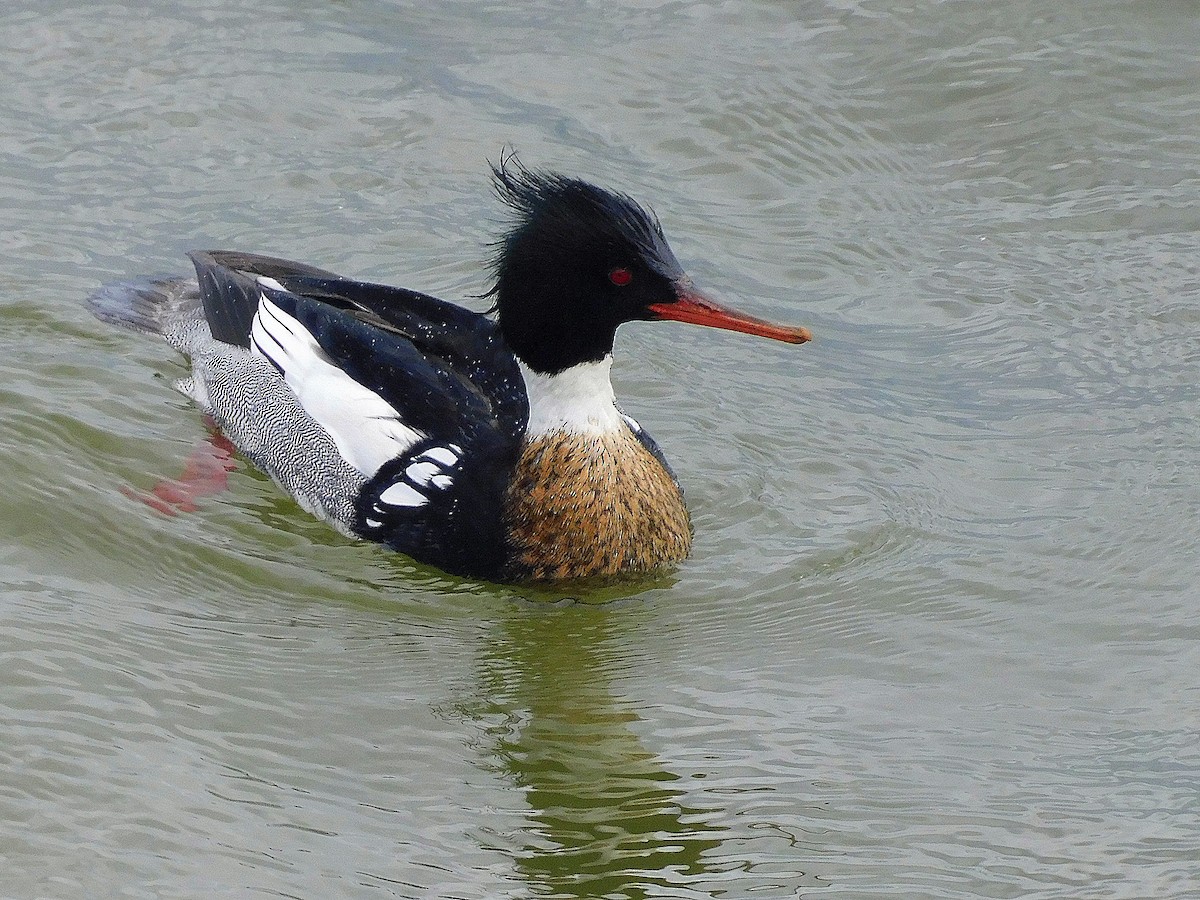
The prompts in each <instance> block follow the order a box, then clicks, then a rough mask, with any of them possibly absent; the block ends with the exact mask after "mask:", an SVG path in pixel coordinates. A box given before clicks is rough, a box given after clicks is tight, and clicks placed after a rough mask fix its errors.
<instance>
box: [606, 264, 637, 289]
mask: <svg viewBox="0 0 1200 900" xmlns="http://www.w3.org/2000/svg"><path fill="white" fill-rule="evenodd" d="M608 280H609V281H611V282H612V283H613V284H615V285H616V286H617V287H625V285H627V284H629V282H631V281H633V273H632V272H630V271H629V270H628V269H624V268H620V269H613V270H612V271H611V272H609V273H608Z"/></svg>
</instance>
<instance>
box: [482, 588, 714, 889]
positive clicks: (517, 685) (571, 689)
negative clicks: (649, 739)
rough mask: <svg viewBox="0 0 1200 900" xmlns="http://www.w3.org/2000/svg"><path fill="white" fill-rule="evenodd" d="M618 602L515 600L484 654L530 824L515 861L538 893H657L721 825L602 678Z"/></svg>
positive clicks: (688, 874) (509, 767) (707, 846)
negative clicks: (696, 802) (524, 603)
mask: <svg viewBox="0 0 1200 900" xmlns="http://www.w3.org/2000/svg"><path fill="white" fill-rule="evenodd" d="M629 612H630V610H629V609H628V607H626V608H624V609H614V608H611V607H609V608H597V607H573V608H568V609H562V608H558V609H530V608H519V609H514V610H513V612H512V615H511V616H510V617H509V619H508V621H507V622H506V623H504V625H503V626H502V632H501V633H500V634H499V635H498V639H497V640H496V641H495V642H494V644H493V645H492V646H491V647H489V648H488V649H487V650H486V651H485V655H484V658H483V660H482V680H483V682H484V683H483V684H482V685H481V687H482V690H483V696H486V697H488V698H489V713H490V714H491V715H497V716H499V720H498V721H500V722H502V724H500V725H497V726H496V727H495V728H494V729H492V730H491V731H490V734H491V736H492V737H493V738H494V740H495V744H494V745H493V747H492V748H490V752H491V753H492V754H493V759H494V760H495V761H496V762H497V763H498V765H499V767H500V769H501V771H502V772H503V773H504V774H506V775H507V776H508V777H509V778H511V780H512V781H513V782H514V783H515V784H516V785H518V786H519V787H521V788H523V789H524V790H525V791H526V798H527V800H528V802H529V805H530V807H532V810H533V813H532V820H533V821H532V824H531V825H530V826H529V828H528V829H527V831H526V832H525V834H524V835H523V838H525V840H524V843H525V847H524V849H523V851H521V852H519V853H518V858H517V860H516V865H517V868H518V870H519V871H520V872H521V874H522V875H524V876H525V877H526V878H527V879H528V880H529V881H530V882H531V885H532V887H533V889H534V892H535V893H536V894H537V895H538V896H554V897H588V898H592V897H602V896H620V897H631V898H640V897H648V896H661V895H662V890H663V888H664V887H675V888H679V887H680V885H681V884H685V883H688V882H694V881H695V880H697V879H698V878H700V877H702V876H703V875H704V873H705V872H706V866H705V860H704V859H703V856H704V854H705V851H708V850H711V849H712V848H714V847H717V846H718V845H719V844H720V839H719V838H718V835H719V834H720V832H721V831H723V830H724V829H721V828H717V827H715V826H713V825H711V824H709V821H710V820H711V819H713V818H715V815H716V811H714V810H703V809H696V808H689V807H688V806H686V805H684V802H683V801H684V798H685V794H686V792H685V791H684V790H682V789H680V788H679V787H678V786H677V785H676V784H675V782H677V781H678V780H679V776H678V775H675V774H673V773H671V772H668V771H666V770H664V769H663V768H662V767H661V766H660V765H659V764H658V762H657V760H656V758H655V756H654V754H653V753H651V752H650V751H648V750H647V749H646V748H645V747H643V746H642V744H641V742H640V741H639V740H638V737H637V735H636V734H635V733H634V731H633V730H632V725H633V724H634V723H635V722H637V721H638V716H637V714H636V713H635V712H634V711H633V710H631V709H628V708H627V707H623V706H622V704H621V702H620V701H619V700H618V699H617V698H615V697H614V696H613V694H612V691H611V690H610V685H609V679H610V677H611V674H612V672H611V669H612V666H613V662H614V658H615V657H616V655H617V654H618V653H619V652H620V651H619V649H614V642H613V640H612V632H613V631H614V629H615V628H616V627H617V626H619V624H620V623H621V622H623V621H627V618H626V617H625V616H624V614H626V613H629Z"/></svg>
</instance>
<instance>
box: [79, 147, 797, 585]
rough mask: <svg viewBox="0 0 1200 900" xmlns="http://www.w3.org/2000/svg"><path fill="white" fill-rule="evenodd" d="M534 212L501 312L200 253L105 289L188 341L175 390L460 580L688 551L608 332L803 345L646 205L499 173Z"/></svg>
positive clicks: (286, 470)
mask: <svg viewBox="0 0 1200 900" xmlns="http://www.w3.org/2000/svg"><path fill="white" fill-rule="evenodd" d="M495 174H496V183H497V188H498V190H499V192H500V194H501V196H502V197H503V199H505V200H506V202H508V204H509V205H510V206H511V207H512V208H513V209H514V210H515V212H516V213H517V218H516V221H515V223H514V227H513V229H512V231H510V233H509V234H508V235H507V237H506V238H505V240H504V241H503V242H502V244H501V249H500V254H499V256H498V258H497V262H496V271H497V283H496V287H495V289H494V290H493V293H494V295H495V296H496V306H497V312H498V318H497V320H492V319H490V318H488V317H486V316H483V315H479V314H477V313H473V312H470V311H468V310H466V309H463V308H461V307H458V306H455V305H453V304H449V303H445V302H444V301H441V300H438V299H436V298H433V297H429V296H427V295H424V294H419V293H416V292H413V291H407V290H404V289H401V288H391V287H386V286H382V285H373V284H366V283H363V282H357V281H352V280H348V279H344V278H341V277H339V276H337V275H334V274H333V273H330V272H326V271H323V270H320V269H314V268H312V267H310V266H305V265H302V264H298V263H291V262H288V261H285V260H279V259H274V258H270V257H262V256H254V255H250V254H242V253H232V252H210V253H195V254H192V259H193V262H194V263H195V266H196V272H197V281H196V282H195V283H192V282H190V281H186V280H183V279H158V280H142V281H134V282H123V283H119V284H115V285H110V286H108V287H106V288H104V289H102V290H101V291H99V292H98V293H97V294H95V295H94V296H93V297H92V298H91V300H90V303H91V306H92V309H93V311H94V312H95V313H96V314H97V315H98V316H99V317H100V318H102V319H105V320H107V321H111V322H114V323H117V324H121V325H124V326H126V327H131V328H134V329H136V330H141V331H145V332H151V333H158V334H161V335H162V336H163V337H164V338H165V339H166V340H167V341H168V342H169V343H170V344H171V345H172V346H174V347H175V348H176V349H178V350H179V351H180V352H182V353H184V354H185V355H187V356H188V357H189V358H190V360H191V364H192V375H191V377H190V378H188V379H184V380H183V381H181V382H180V384H179V387H180V389H181V390H183V391H184V392H185V393H187V394H188V395H189V396H191V397H192V398H193V399H194V400H195V401H196V402H197V403H198V404H199V405H200V406H201V407H202V408H203V409H204V410H205V411H207V412H208V413H209V414H210V415H211V416H212V418H213V420H214V421H215V423H216V424H217V426H218V428H219V429H220V430H221V431H222V433H224V434H225V435H226V436H228V437H229V439H230V440H231V441H232V442H233V443H234V444H235V445H236V446H237V447H238V448H239V449H240V450H241V451H242V452H243V453H244V454H245V455H246V456H247V457H248V458H249V459H250V460H251V462H253V463H254V464H255V465H256V466H258V467H259V468H261V469H262V470H263V471H265V472H267V473H268V474H269V475H270V476H271V477H272V478H273V479H274V480H275V481H276V482H277V483H279V484H280V485H281V486H282V487H283V488H284V489H285V490H286V491H288V492H289V493H291V494H292V495H293V496H294V497H295V498H296V499H297V501H298V502H299V503H300V504H301V506H303V507H304V508H305V509H306V510H308V511H310V512H312V513H313V514H315V515H317V516H320V517H321V518H323V519H326V520H327V521H329V522H330V523H332V524H333V525H334V526H335V527H336V528H338V529H339V530H340V531H342V532H343V533H345V534H348V535H355V536H359V537H363V538H367V539H370V540H376V541H380V542H382V543H385V544H387V545H389V546H391V547H393V548H395V549H397V550H399V551H402V552H404V553H407V554H409V555H411V556H413V557H414V558H416V559H418V560H421V561H423V562H427V563H430V564H433V565H436V566H438V567H440V568H442V569H445V570H447V571H450V572H452V573H456V574H465V575H474V576H478V577H483V578H489V579H494V580H505V581H522V580H534V581H552V580H563V579H574V578H583V577H592V576H616V575H622V574H627V573H644V572H651V571H654V570H657V569H662V568H664V567H668V566H671V565H674V564H676V563H678V562H680V561H681V560H683V559H684V558H686V556H687V555H688V552H689V550H690V546H691V526H690V521H689V518H688V514H687V509H686V506H685V505H684V501H683V496H682V492H681V491H680V489H679V485H678V483H677V481H676V479H675V477H674V475H673V474H672V473H671V471H670V468H669V467H668V466H667V464H666V462H665V460H664V458H663V456H662V454H661V452H660V451H659V449H658V447H657V445H656V444H655V443H654V441H653V440H652V439H651V438H650V437H649V436H648V435H647V434H646V433H645V432H644V431H643V430H642V429H641V427H640V426H639V425H638V424H637V423H636V422H634V421H633V420H632V419H631V418H629V417H628V416H625V415H624V414H623V413H622V412H621V411H620V409H619V407H618V406H617V405H616V400H615V397H614V396H613V392H612V386H611V382H610V380H609V369H610V366H611V361H612V358H611V352H612V340H613V334H614V332H615V330H616V328H617V326H618V325H619V324H621V323H622V322H624V321H629V320H631V319H636V318H643V319H657V318H675V319H680V320H682V321H692V322H698V323H700V324H710V325H716V326H718V327H725V328H733V329H736V330H742V331H749V332H751V333H756V334H761V335H763V336H766V337H773V338H777V339H781V340H788V341H791V342H794V343H799V342H802V341H804V340H807V339H808V334H807V332H806V331H804V330H803V329H786V328H780V327H778V326H771V325H768V324H766V323H763V322H760V321H759V320H756V319H752V318H750V317H746V316H741V315H740V314H736V313H732V312H730V311H728V310H724V309H722V308H720V307H717V306H715V305H714V304H712V303H711V301H708V300H707V299H706V298H704V297H702V296H701V295H699V294H697V293H696V292H695V291H694V289H693V288H691V285H690V282H688V281H686V279H685V278H684V276H683V273H682V270H680V269H679V267H678V263H676V262H675V260H674V257H673V256H672V255H671V252H670V249H669V248H668V247H667V246H666V242H665V239H663V238H662V233H661V229H659V228H658V225H657V222H656V221H655V220H653V219H652V218H651V217H650V216H649V215H648V214H647V213H645V212H644V211H643V210H642V209H641V207H639V206H637V205H636V204H634V203H633V201H631V200H629V199H628V198H625V197H623V196H621V195H615V194H610V193H608V192H606V191H602V190H601V189H599V188H595V187H593V186H591V185H588V184H586V183H585V182H579V181H575V180H569V179H563V178H559V177H557V176H543V175H537V174H535V173H530V172H528V171H526V170H524V169H520V168H514V167H512V166H511V164H510V166H509V167H508V168H506V167H505V165H504V164H502V165H501V166H500V167H498V168H497V169H496V170H495Z"/></svg>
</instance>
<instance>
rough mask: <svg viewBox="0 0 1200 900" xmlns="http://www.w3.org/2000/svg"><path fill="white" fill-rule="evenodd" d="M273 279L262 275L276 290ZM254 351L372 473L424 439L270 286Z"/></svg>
mask: <svg viewBox="0 0 1200 900" xmlns="http://www.w3.org/2000/svg"><path fill="white" fill-rule="evenodd" d="M271 281H272V279H269V278H260V279H259V283H260V284H262V285H263V286H264V287H266V288H268V289H275V287H276V284H278V282H276V283H275V284H272V283H271ZM250 350H251V352H252V353H254V354H256V355H258V356H261V357H263V358H265V359H266V360H267V361H268V362H270V363H271V364H272V365H273V366H275V368H276V369H278V370H279V373H280V374H281V375H282V376H283V379H284V381H285V382H287V385H288V387H290V388H291V389H292V392H293V393H294V394H295V395H296V399H298V400H299V401H300V403H301V405H302V406H303V407H304V410H305V412H307V413H308V414H309V415H310V416H312V417H313V418H314V419H315V420H316V421H317V422H318V423H319V424H320V425H321V427H322V428H324V429H325V430H326V431H327V432H329V436H330V437H331V438H333V442H334V444H335V445H336V446H337V449H338V453H340V454H341V455H342V458H343V459H345V460H346V462H348V463H349V464H350V465H352V466H354V468H356V469H358V471H360V472H362V473H363V474H364V475H366V476H367V477H368V478H370V477H371V476H372V475H374V474H375V473H376V472H377V471H379V467H380V466H382V465H383V464H384V463H386V462H388V461H389V460H392V459H395V458H396V457H397V456H400V455H401V454H403V453H404V452H405V451H406V450H408V449H409V448H410V447H412V446H413V445H414V444H416V443H417V442H418V441H419V440H421V439H422V438H424V435H423V434H421V433H420V432H419V431H416V430H415V429H412V428H409V427H408V426H407V425H405V424H404V423H403V422H402V421H401V420H400V415H399V413H397V412H396V410H395V408H394V407H393V406H392V405H391V404H390V403H388V402H387V401H386V400H384V399H383V398H382V397H380V396H379V395H378V394H377V393H375V392H374V391H372V390H370V389H368V388H365V387H363V386H362V385H361V384H359V383H358V382H357V381H355V380H354V379H353V378H351V377H350V376H349V375H347V374H346V373H345V372H343V371H342V370H341V369H340V368H338V366H337V364H336V363H335V362H334V361H333V360H332V359H330V358H329V356H328V355H327V354H326V353H325V351H323V350H322V349H321V347H320V345H319V344H318V343H317V342H316V340H315V339H314V338H313V336H312V335H311V334H310V333H309V332H308V330H307V329H305V327H304V326H303V325H301V324H300V322H299V321H297V320H296V319H295V318H294V317H293V316H290V315H288V314H287V313H286V312H284V311H283V310H282V309H280V308H279V307H278V306H276V305H275V304H274V303H272V302H271V301H270V299H269V298H268V297H267V294H266V291H264V292H263V295H262V299H261V300H259V303H258V311H257V312H256V313H255V315H254V322H253V324H252V326H251V329H250Z"/></svg>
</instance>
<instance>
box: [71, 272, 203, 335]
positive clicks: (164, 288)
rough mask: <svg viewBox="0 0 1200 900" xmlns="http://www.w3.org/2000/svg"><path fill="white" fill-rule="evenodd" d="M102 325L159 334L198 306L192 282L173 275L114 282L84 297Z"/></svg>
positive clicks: (198, 296) (198, 302)
mask: <svg viewBox="0 0 1200 900" xmlns="http://www.w3.org/2000/svg"><path fill="white" fill-rule="evenodd" d="M87 305H88V309H90V310H91V311H92V314H93V315H94V316H95V317H96V318H97V319H100V320H101V321H102V322H108V323H110V324H112V325H119V326H121V327H122V328H129V329H132V330H133V331H141V332H145V333H146V334H162V333H163V332H164V331H165V330H166V329H167V328H168V327H170V326H171V325H172V324H173V323H175V322H178V321H179V320H180V319H182V318H184V317H186V316H187V314H188V313H189V312H190V311H192V310H194V309H197V308H198V307H199V305H200V294H199V292H198V291H197V289H196V283H195V282H194V281H192V280H191V279H189V278H182V277H179V276H176V275H159V276H148V277H144V278H134V279H131V280H129V281H114V282H111V283H109V284H106V285H104V286H102V287H101V288H100V289H99V290H97V291H96V292H95V293H94V294H92V295H91V296H90V297H88V298H87Z"/></svg>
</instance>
